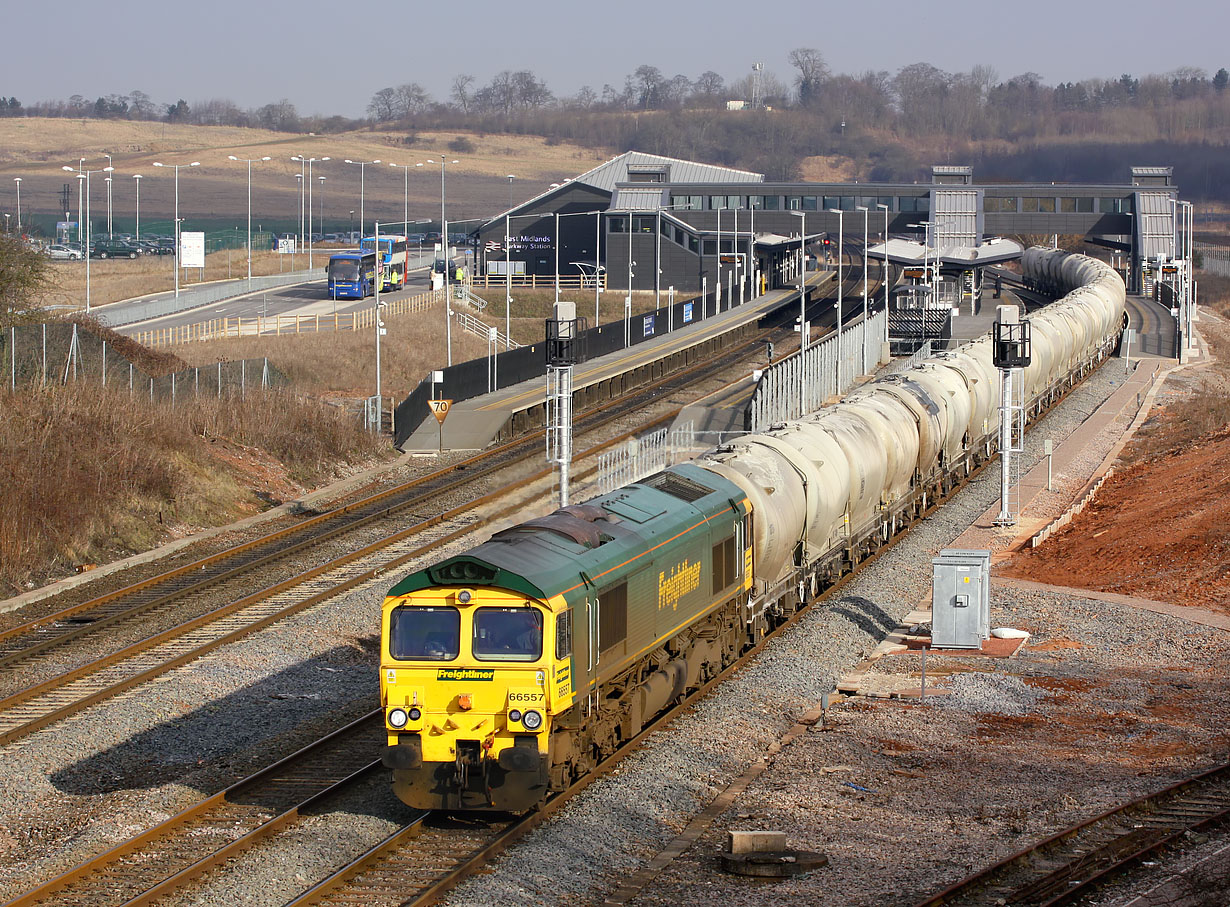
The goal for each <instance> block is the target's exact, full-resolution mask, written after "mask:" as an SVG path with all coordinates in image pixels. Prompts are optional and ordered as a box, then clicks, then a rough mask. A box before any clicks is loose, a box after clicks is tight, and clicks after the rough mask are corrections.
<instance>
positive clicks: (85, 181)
mask: <svg viewBox="0 0 1230 907" xmlns="http://www.w3.org/2000/svg"><path fill="white" fill-rule="evenodd" d="M84 165H85V158H82V159H81V164H80V166H79V168H78V170H77V186H78V189H79V190H80V191H81V192H82V193H84V196H85V244H84V247H83V248H82V250H81V252H82V257H83V258H84V259H85V311H86V313H87V314H89V311H90V177H91V176H92V175H93V174H95V173H111V171H112V169H113V168H112V167H111V165H110V163H108V164H107V166H106V167H101V168H99V169H98V170H90V169H88V168H86V167H85V166H84ZM60 169H61V170H67V171H68V172H69V173H72V172H73V168H72V167H69V166H67V165H66V166H64V167H61V168H60ZM108 179H110V177H108ZM19 185H20V184H19ZM78 235H80V229H78Z"/></svg>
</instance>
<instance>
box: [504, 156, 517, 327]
mask: <svg viewBox="0 0 1230 907" xmlns="http://www.w3.org/2000/svg"><path fill="white" fill-rule="evenodd" d="M516 178H517V177H516V176H515V175H514V174H511V173H510V174H508V210H506V211H505V212H504V283H505V286H504V337H505V338H506V339H507V340H508V342H509V343H511V342H512V230H511V229H510V225H511V223H512V206H513V204H512V184H513V180H515V179H516Z"/></svg>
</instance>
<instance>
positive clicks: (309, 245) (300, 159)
mask: <svg viewBox="0 0 1230 907" xmlns="http://www.w3.org/2000/svg"><path fill="white" fill-rule="evenodd" d="M291 160H292V161H298V162H299V169H300V170H302V169H303V165H304V164H305V163H306V164H307V178H306V179H305V180H304V185H305V186H306V187H307V250H308V270H309V271H310V270H311V269H312V165H313V164H314V163H316V162H317V161H327V160H330V158H327V157H309V158H305V157H304V156H303V155H301V154H297V155H295V156H294V157H292V158H291ZM377 163H379V162H377Z"/></svg>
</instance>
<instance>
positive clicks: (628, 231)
mask: <svg viewBox="0 0 1230 907" xmlns="http://www.w3.org/2000/svg"><path fill="white" fill-rule="evenodd" d="M1177 195H1178V189H1177V187H1176V186H1175V185H1174V182H1173V170H1172V168H1170V167H1133V168H1132V169H1131V173H1130V179H1129V180H1128V181H1127V182H1123V183H1109V182H1108V183H1104V184H1096V185H1093V184H1081V185H1075V184H1058V183H985V184H982V183H976V182H975V181H974V174H973V172H972V170H971V169H970V168H969V167H952V166H937V167H933V168H932V177H931V181H930V182H929V183H809V182H768V181H766V180H765V179H764V176H763V175H762V174H759V173H753V172H749V171H744V170H736V169H732V168H727V167H720V166H715V165H708V164H700V163H695V162H691V161H682V160H677V159H674V158H669V157H663V156H660V155H652V154H645V153H642V152H637V151H629V152H626V153H624V154H621V155H619V156H617V157H615V158H613V159H611V160H610V161H607V162H606V163H604V164H601V165H599V166H598V167H595V168H593V169H592V170H589V171H587V172H585V173H583V174H581V175H580V176H577V177H575V178H573V179H570V180H566V181H565V182H563V183H561V184H558V185H555V186H552V187H551V189H549V190H548V191H546V192H544V193H542V194H540V195H538V196H536V197H534V198H532V199H529V200H528V201H526V202H524V203H522V204H520V205H517V206H516V207H514V208H512V209H511V210H509V211H506V212H502V213H500V214H499V215H497V216H495V217H492V218H491V219H490V220H488V221H486V222H485V223H483V224H481V225H480V226H479V227H478V229H477V230H475V232H474V233H473V234H472V238H473V241H474V245H475V259H476V263H477V274H478V275H480V278H479V279H480V280H481V279H483V277H484V276H485V278H486V279H487V280H489V281H500V280H506V279H507V278H506V276H505V275H507V274H508V272H509V271H510V270H511V272H512V275H513V280H514V282H515V283H517V284H521V283H522V282H524V281H526V280H529V279H534V280H536V281H538V280H541V281H543V282H546V281H549V280H551V279H553V278H554V275H555V274H556V273H558V274H560V275H561V277H563V278H569V277H570V278H572V280H571V281H570V283H571V284H572V285H573V286H576V282H575V281H576V280H577V278H578V277H580V278H583V279H585V280H588V279H592V278H593V276H594V274H595V272H597V273H598V274H599V275H601V279H602V280H604V286H605V287H606V289H610V290H623V289H628V288H631V289H634V290H655V289H658V290H661V291H662V292H664V293H665V292H666V291H667V289H668V288H670V287H674V288H675V289H676V290H677V291H680V292H684V293H700V292H707V293H709V294H713V293H715V292H716V293H719V294H722V293H724V294H730V293H736V294H739V295H742V294H744V293H746V294H747V295H753V294H752V293H751V291H752V290H753V288H754V287H757V286H759V287H760V288H762V289H774V288H777V287H781V286H787V285H792V284H793V283H794V281H795V280H796V279H797V261H798V258H799V246H800V243H801V238H802V237H806V242H805V245H806V247H807V249H808V252H809V254H811V255H815V256H818V255H820V254H822V251H821V250H822V249H823V248H824V246H825V242H824V241H825V240H828V244H827V245H828V246H829V248H830V249H831V250H832V255H833V256H835V255H836V247H837V243H838V241H839V240H840V239H844V240H845V241H846V242H847V243H849V242H850V241H851V240H854V241H856V242H857V243H858V244H859V245H861V244H862V242H863V239H864V233H866V238H867V241H868V249H869V252H868V254H869V256H870V257H871V258H872V259H875V258H878V257H880V256H881V255H885V254H887V256H888V258H889V260H890V261H891V262H894V263H896V264H899V265H905V266H907V267H908V266H911V265H914V266H923V267H926V268H929V269H930V268H937V269H938V271H939V272H940V276H941V279H943V280H946V281H947V282H948V283H949V284H950V285H951V286H953V287H955V288H956V292H957V293H959V294H966V293H968V292H971V291H976V289H977V285H978V283H979V281H980V272H981V268H983V267H985V266H987V265H990V264H997V263H1000V262H1003V261H1005V260H1009V259H1011V258H1013V257H1015V256H1016V255H1018V254H1019V252H1020V246H1019V245H1018V244H1017V243H1015V242H1012V241H1011V240H1007V241H1004V242H1000V241H998V239H997V238H998V237H1022V238H1025V239H1026V240H1028V241H1046V240H1049V239H1050V238H1051V237H1055V236H1080V237H1082V238H1083V239H1084V240H1085V241H1086V242H1089V243H1093V244H1096V245H1099V246H1102V247H1104V248H1107V249H1110V250H1112V252H1113V253H1115V254H1114V259H1115V262H1116V264H1117V265H1119V266H1120V269H1121V271H1122V272H1123V273H1124V275H1125V279H1126V280H1127V283H1128V286H1129V289H1130V290H1133V291H1136V292H1149V291H1150V289H1151V281H1152V278H1153V276H1155V275H1156V274H1157V273H1158V271H1159V269H1160V263H1161V261H1163V260H1166V259H1168V258H1171V257H1173V254H1174V247H1173V242H1174V240H1173V237H1174V223H1175V215H1174V204H1175V201H1176V199H1177ZM886 234H887V239H888V242H887V245H886V244H885V240H886ZM506 236H507V237H508V241H507V243H506V240H505V237H506ZM928 273H929V274H930V273H931V271H928ZM719 288H721V289H719Z"/></svg>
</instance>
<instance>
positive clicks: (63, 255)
mask: <svg viewBox="0 0 1230 907" xmlns="http://www.w3.org/2000/svg"><path fill="white" fill-rule="evenodd" d="M47 257H48V258H50V259H51V260H52V261H79V260H80V259H81V250H80V249H77V248H74V247H73V246H66V245H63V244H62V243H56V244H55V245H54V246H51V247H50V248H49V249H48V250H47Z"/></svg>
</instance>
